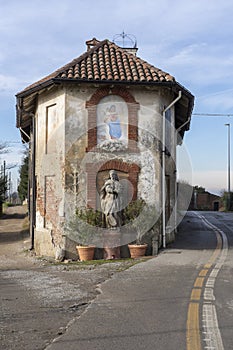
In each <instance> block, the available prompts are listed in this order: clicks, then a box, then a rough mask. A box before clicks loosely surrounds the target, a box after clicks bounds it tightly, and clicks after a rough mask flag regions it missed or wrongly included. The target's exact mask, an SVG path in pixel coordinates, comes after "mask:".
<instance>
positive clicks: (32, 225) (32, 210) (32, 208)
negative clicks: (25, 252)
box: [30, 115, 36, 250]
mask: <svg viewBox="0 0 233 350" xmlns="http://www.w3.org/2000/svg"><path fill="white" fill-rule="evenodd" d="M31 147H32V159H31V162H32V163H31V164H32V168H31V190H32V197H31V203H30V236H31V248H30V250H32V249H34V230H35V222H36V183H35V165H36V162H35V159H36V157H35V155H36V128H35V115H34V116H33V117H32V145H31Z"/></svg>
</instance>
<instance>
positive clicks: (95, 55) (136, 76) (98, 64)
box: [19, 38, 175, 94]
mask: <svg viewBox="0 0 233 350" xmlns="http://www.w3.org/2000/svg"><path fill="white" fill-rule="evenodd" d="M86 43H87V45H88V50H87V52H85V53H84V54H83V55H81V56H80V57H78V58H76V59H74V60H73V61H71V62H70V63H68V64H66V65H65V66H64V67H62V68H60V69H58V70H56V71H55V72H54V73H52V74H50V75H49V76H47V77H45V78H43V79H41V80H40V81H38V82H36V83H34V84H32V85H30V86H28V87H27V88H26V89H25V90H23V91H22V92H26V91H28V90H30V89H32V88H35V87H38V86H40V85H41V84H43V83H46V82H48V81H51V80H57V79H58V80H63V79H64V80H67V79H68V80H78V81H80V80H81V81H106V82H107V81H117V82H128V83H130V82H131V83H132V82H134V83H135V82H142V83H159V82H175V79H174V77H172V76H171V75H170V74H168V73H166V72H164V71H162V70H161V69H158V68H156V67H154V66H153V65H151V64H149V63H147V62H146V61H144V60H142V59H141V58H139V57H137V56H135V55H134V54H133V53H129V52H127V51H126V50H125V49H123V48H120V47H119V46H117V45H116V44H114V43H113V42H110V41H109V40H104V41H101V42H100V41H98V40H96V39H95V38H94V39H92V40H89V41H87V42H86ZM90 47H91V48H90ZM19 94H20V93H19Z"/></svg>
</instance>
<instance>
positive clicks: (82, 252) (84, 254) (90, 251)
mask: <svg viewBox="0 0 233 350" xmlns="http://www.w3.org/2000/svg"><path fill="white" fill-rule="evenodd" d="M76 249H77V252H78V255H79V259H80V260H81V261H87V260H93V259H94V254H95V247H94V246H80V245H77V246H76Z"/></svg>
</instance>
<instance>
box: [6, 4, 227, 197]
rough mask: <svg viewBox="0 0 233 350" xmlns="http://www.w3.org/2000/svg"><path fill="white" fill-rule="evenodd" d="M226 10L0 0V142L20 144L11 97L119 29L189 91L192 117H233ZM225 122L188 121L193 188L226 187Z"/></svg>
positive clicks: (16, 155) (15, 157) (16, 150)
mask: <svg viewBox="0 0 233 350" xmlns="http://www.w3.org/2000/svg"><path fill="white" fill-rule="evenodd" d="M232 13H233V2H232V0H224V1H217V0H195V1H187V0H176V1H174V0H143V1H141V0H127V1H125V0H124V1H123V0H98V1H93V0H83V1H82V0H66V1H57V0H46V1H45V0H34V1H28V0H21V1H18V0H8V1H3V0H0V125H1V126H0V141H14V142H17V141H18V142H19V141H20V135H19V132H18V130H17V129H16V127H15V103H16V100H15V94H16V93H17V92H19V91H20V90H22V89H23V88H24V87H26V86H27V85H29V84H30V83H32V82H35V81H36V80H38V79H40V78H42V77H44V76H46V75H47V74H49V73H51V72H53V71H54V70H56V69H57V68H59V67H61V66H62V65H64V64H65V63H67V62H69V61H71V60H72V59H73V58H75V57H78V56H79V55H80V54H81V53H83V52H84V51H85V50H86V47H85V41H86V40H88V39H91V38H93V37H96V38H97V39H99V40H103V39H106V38H107V39H109V40H112V39H113V37H114V35H115V34H118V33H121V32H122V31H123V30H124V31H125V32H126V33H130V34H131V33H132V34H134V35H135V36H136V38H137V43H138V48H139V51H138V56H139V57H141V58H143V59H145V60H146V61H148V62H149V63H151V64H153V65H154V66H156V67H158V68H161V69H163V70H165V71H167V72H169V73H170V74H171V75H173V76H174V77H175V78H176V80H177V81H178V82H179V83H180V84H182V85H184V86H185V87H186V88H187V89H189V90H190V91H191V92H192V93H193V95H194V96H195V108H194V113H221V114H231V113H232V114H233V45H232V41H233V21H232ZM231 119H232V117H204V116H193V118H192V122H191V128H190V131H188V132H187V133H186V135H185V138H184V145H185V147H186V149H187V151H188V153H189V155H190V163H191V167H192V183H193V185H195V184H197V185H200V186H204V187H206V189H208V190H209V191H212V192H219V191H220V190H222V189H224V188H225V189H226V188H227V128H226V126H224V124H225V123H231ZM11 146H12V151H13V152H12V153H11V154H9V155H8V156H7V157H5V158H6V159H7V161H8V162H10V161H17V162H20V159H21V153H20V152H21V151H22V146H21V145H20V143H14V144H13V143H12V144H11ZM2 160H3V157H2V159H1V160H0V163H1V162H2ZM13 173H14V177H15V178H16V177H17V171H14V172H13ZM181 177H182V176H181ZM14 181H16V180H14Z"/></svg>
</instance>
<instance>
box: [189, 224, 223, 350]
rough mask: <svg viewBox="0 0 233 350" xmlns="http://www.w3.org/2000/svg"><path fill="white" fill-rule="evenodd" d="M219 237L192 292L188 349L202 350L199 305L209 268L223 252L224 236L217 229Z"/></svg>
mask: <svg viewBox="0 0 233 350" xmlns="http://www.w3.org/2000/svg"><path fill="white" fill-rule="evenodd" d="M215 233H216V237H217V245H216V248H215V250H214V252H213V254H212V255H211V257H210V259H209V260H208V262H207V263H206V264H205V265H204V267H203V269H202V270H201V271H200V272H199V274H198V277H197V278H196V280H195V282H194V287H193V289H192V292H191V296H190V302H189V306H188V316H187V323H186V327H187V331H186V345H187V350H201V337H200V325H199V307H200V299H201V294H202V289H203V288H204V281H205V277H206V275H207V273H208V272H209V269H210V268H211V267H212V265H213V263H214V262H215V261H216V259H217V257H218V256H219V254H220V253H221V249H222V238H221V235H220V234H219V232H218V231H215Z"/></svg>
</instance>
